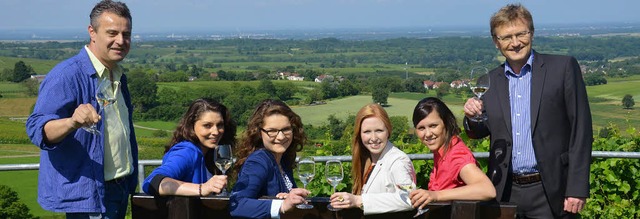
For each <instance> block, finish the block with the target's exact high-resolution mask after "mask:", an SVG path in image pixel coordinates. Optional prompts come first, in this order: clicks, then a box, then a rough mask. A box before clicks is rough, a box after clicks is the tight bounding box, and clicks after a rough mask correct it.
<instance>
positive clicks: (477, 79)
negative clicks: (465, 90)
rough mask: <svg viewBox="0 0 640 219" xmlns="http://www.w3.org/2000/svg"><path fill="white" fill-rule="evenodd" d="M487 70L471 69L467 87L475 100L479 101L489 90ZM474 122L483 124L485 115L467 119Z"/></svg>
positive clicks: (482, 68)
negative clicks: (474, 96)
mask: <svg viewBox="0 0 640 219" xmlns="http://www.w3.org/2000/svg"><path fill="white" fill-rule="evenodd" d="M488 73H489V70H487V68H485V67H475V68H473V69H471V75H470V76H471V77H470V78H469V87H470V88H471V91H472V92H473V94H475V95H476V98H478V99H480V98H482V96H483V95H484V94H485V93H486V92H487V91H488V90H489V85H490V84H491V83H490V81H489V74H488ZM469 119H470V120H471V121H474V122H484V121H486V120H487V114H486V113H481V114H477V115H475V116H474V117H471V118H469Z"/></svg>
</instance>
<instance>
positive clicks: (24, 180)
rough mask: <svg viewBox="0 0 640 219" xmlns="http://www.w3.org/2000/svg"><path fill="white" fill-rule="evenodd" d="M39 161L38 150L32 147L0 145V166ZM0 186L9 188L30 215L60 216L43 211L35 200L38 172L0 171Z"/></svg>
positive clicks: (43, 216) (42, 216)
mask: <svg viewBox="0 0 640 219" xmlns="http://www.w3.org/2000/svg"><path fill="white" fill-rule="evenodd" d="M39 161H40V149H39V148H38V147H36V146H33V145H21V144H0V164H32V163H38V162H39ZM0 179H2V180H0V184H4V185H7V186H9V187H11V189H13V190H14V191H16V192H17V193H18V196H19V197H20V200H21V201H22V202H23V203H25V204H26V205H27V207H29V209H30V210H31V213H32V214H33V215H35V216H37V217H41V218H52V217H55V216H60V215H62V214H56V213H53V212H49V211H45V210H44V209H42V208H41V207H40V205H39V204H38V202H37V201H36V198H37V188H38V171H37V170H25V171H0Z"/></svg>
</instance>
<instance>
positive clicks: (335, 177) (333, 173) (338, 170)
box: [324, 160, 344, 211]
mask: <svg viewBox="0 0 640 219" xmlns="http://www.w3.org/2000/svg"><path fill="white" fill-rule="evenodd" d="M324 169H325V174H324V176H325V177H326V178H327V182H329V184H331V187H333V193H336V186H338V184H340V182H341V181H342V178H343V177H344V173H343V172H344V171H343V170H342V163H341V162H340V161H339V160H328V161H327V163H326V164H325V166H324ZM333 193H331V194H333ZM327 209H329V210H330V211H338V210H340V209H337V208H334V207H333V206H331V204H329V205H327Z"/></svg>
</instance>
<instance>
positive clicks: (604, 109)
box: [0, 76, 640, 218]
mask: <svg viewBox="0 0 640 219" xmlns="http://www.w3.org/2000/svg"><path fill="white" fill-rule="evenodd" d="M283 82H286V81H275V82H274V83H283ZM244 83H248V84H250V85H251V86H257V85H258V83H259V82H257V81H254V82H207V81H202V82H181V83H159V87H165V88H173V89H178V90H179V89H180V88H183V87H189V88H198V87H207V86H211V85H212V84H215V85H216V86H219V87H223V88H230V87H232V86H234V85H237V84H244ZM294 83H295V84H296V85H297V86H301V87H312V86H317V83H313V82H294ZM639 84H640V76H635V77H629V78H623V79H609V83H608V84H606V85H599V86H590V87H587V92H588V95H589V98H590V101H591V102H590V104H591V112H592V115H593V127H594V133H597V131H598V130H599V128H601V127H604V126H607V125H609V124H610V123H612V124H616V125H617V126H618V127H620V128H621V130H624V129H626V128H627V127H637V124H640V109H638V108H639V107H640V103H638V104H636V106H635V109H631V110H627V109H623V108H622V106H621V103H622V102H621V100H622V97H623V96H624V95H625V94H631V95H633V96H634V99H635V100H636V101H640V86H638V85H639ZM21 90H22V88H21V87H20V85H18V84H14V83H0V92H13V93H20V91H21ZM433 95H435V94H434V92H433V91H431V92H430V93H427V94H418V93H393V94H390V96H389V99H388V102H389V106H387V107H385V110H387V112H388V113H389V115H391V116H406V117H407V118H408V119H411V113H412V111H413V107H414V106H415V104H416V103H417V101H418V100H420V99H422V98H424V97H427V96H433ZM444 101H445V103H447V105H448V106H449V107H450V108H451V110H452V111H453V112H454V113H455V114H456V116H458V119H459V120H460V119H461V118H462V105H463V104H464V101H465V98H463V97H456V96H455V95H453V94H451V95H448V96H445V98H444ZM34 102H35V98H26V97H17V96H16V97H5V98H0V131H1V132H0V137H2V136H4V137H7V136H17V138H19V139H24V138H26V133H25V131H24V129H25V127H24V123H22V122H19V121H11V120H9V119H8V117H26V116H28V115H29V111H30V108H31V106H32V105H33V103H34ZM370 102H372V99H371V96H370V95H359V96H352V97H347V98H342V99H336V100H330V101H327V102H326V104H321V105H314V106H292V108H293V110H294V111H295V112H296V113H298V114H299V115H300V116H301V117H302V120H303V122H304V123H305V124H313V125H314V126H316V125H322V124H325V123H326V122H327V117H328V116H329V115H331V114H333V115H335V116H336V117H338V118H340V119H343V120H344V119H345V118H347V116H349V115H355V114H356V112H357V110H358V109H360V107H362V106H364V105H365V104H367V103H370ZM134 124H135V125H136V126H141V127H138V128H136V133H137V134H138V137H139V138H141V137H150V136H152V133H153V131H155V130H152V129H161V130H166V131H169V132H171V131H173V129H174V128H175V123H174V122H166V121H145V122H141V121H135V122H134ZM242 128H243V127H239V130H238V137H239V136H240V133H241V132H242ZM169 134H170V133H169ZM149 139H150V140H149ZM139 142H141V141H140V140H139ZM145 142H156V143H155V146H149V145H146V144H144V143H141V145H140V154H141V156H140V157H141V159H160V158H161V156H162V151H163V148H162V147H158V145H162V146H163V145H164V143H166V142H168V137H167V138H148V140H145ZM38 154H39V148H37V147H35V146H33V145H29V144H26V145H21V144H0V164H18V163H38V161H39V157H38ZM0 179H2V180H0V181H2V183H3V184H6V185H8V186H10V187H11V188H13V189H14V190H16V191H17V192H18V194H19V196H20V198H21V200H22V201H23V202H24V203H25V204H27V206H28V207H29V208H30V209H31V211H32V213H33V214H34V215H36V216H40V217H42V218H52V217H55V216H58V217H59V216H60V215H61V214H55V213H52V212H48V211H45V210H43V209H41V208H40V206H39V205H38V204H37V203H36V188H37V171H3V172H0ZM6 179H11V180H6Z"/></svg>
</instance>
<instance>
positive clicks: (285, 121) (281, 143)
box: [260, 114, 293, 162]
mask: <svg viewBox="0 0 640 219" xmlns="http://www.w3.org/2000/svg"><path fill="white" fill-rule="evenodd" d="M263 124H264V125H263V126H262V130H260V133H261V138H262V144H263V145H264V147H265V148H266V149H267V150H268V151H270V152H271V153H273V154H274V156H275V157H276V161H278V162H279V161H280V158H281V157H282V155H283V154H284V152H285V151H287V148H289V146H290V145H291V140H292V138H293V133H292V132H291V131H287V130H291V129H292V128H291V123H290V122H289V118H288V117H286V116H284V115H281V114H273V115H270V116H267V117H264V123H263ZM263 130H264V131H263ZM278 130H280V131H278ZM272 131H276V135H275V136H274V137H270V136H269V135H268V134H267V132H272Z"/></svg>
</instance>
